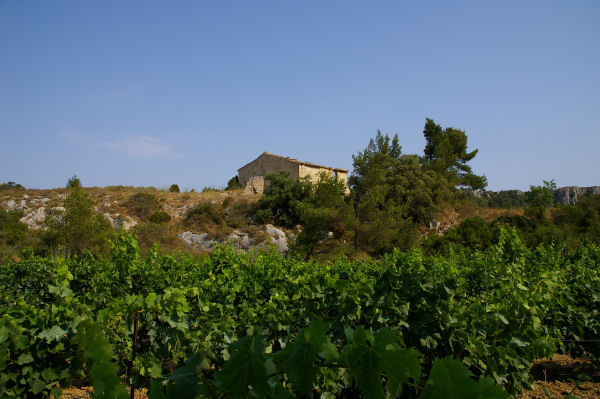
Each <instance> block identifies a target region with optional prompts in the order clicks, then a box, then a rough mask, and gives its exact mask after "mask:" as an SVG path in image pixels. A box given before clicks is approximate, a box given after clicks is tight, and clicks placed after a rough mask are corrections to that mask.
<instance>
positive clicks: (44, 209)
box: [0, 186, 294, 252]
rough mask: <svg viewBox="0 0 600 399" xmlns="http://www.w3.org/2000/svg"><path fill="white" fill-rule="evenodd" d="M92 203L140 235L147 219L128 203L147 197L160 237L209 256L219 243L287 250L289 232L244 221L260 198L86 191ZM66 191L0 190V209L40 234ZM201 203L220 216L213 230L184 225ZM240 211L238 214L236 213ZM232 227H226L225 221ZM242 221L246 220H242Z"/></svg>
mask: <svg viewBox="0 0 600 399" xmlns="http://www.w3.org/2000/svg"><path fill="white" fill-rule="evenodd" d="M84 190H85V191H86V192H87V193H88V195H89V196H90V197H91V198H92V199H93V201H94V207H95V209H96V211H98V212H100V213H102V214H103V215H104V217H105V218H106V219H107V220H108V221H109V222H110V223H111V225H112V226H113V228H114V229H120V228H123V229H125V230H132V231H134V232H136V233H138V232H144V231H146V230H147V229H144V226H146V225H150V224H151V223H150V222H149V221H148V218H147V217H144V215H140V213H139V212H136V208H135V207H133V208H132V206H131V198H137V197H135V196H136V195H139V194H140V193H141V194H145V195H146V198H151V199H154V201H156V203H157V205H156V209H157V210H159V211H160V212H164V213H166V214H167V215H168V218H167V219H170V220H168V221H166V222H165V223H164V224H163V225H161V228H162V230H160V232H161V234H169V235H172V236H173V238H175V237H176V239H177V240H179V242H180V243H181V244H183V245H185V246H187V247H189V248H192V249H196V250H200V251H211V250H212V249H213V248H214V246H215V245H216V244H218V243H221V242H229V243H231V244H232V245H233V246H234V247H236V248H239V249H242V250H249V249H251V248H260V247H263V246H265V245H267V244H268V243H270V244H272V245H273V246H274V247H275V248H277V250H278V251H280V252H285V251H287V250H288V240H289V238H290V236H291V237H292V238H293V237H294V235H293V233H291V234H289V233H288V234H286V232H284V231H283V230H281V229H278V228H276V227H274V226H271V225H257V224H254V222H253V221H252V220H250V219H246V216H245V214H244V209H249V208H251V207H252V206H253V205H255V204H256V203H257V201H258V198H259V196H257V195H253V194H248V193H243V192H242V191H241V190H236V191H223V192H207V193H196V192H185V193H171V192H167V191H162V190H157V189H154V188H134V187H121V186H117V187H106V188H95V187H94V188H85V189H84ZM67 194H68V189H51V190H33V189H14V190H4V191H0V206H1V207H2V208H4V209H5V210H7V211H20V212H21V213H22V216H21V219H20V220H21V222H23V223H25V224H26V225H27V226H28V228H29V229H32V230H42V229H45V228H46V226H45V220H46V217H47V216H49V215H52V214H55V213H57V212H61V211H64V207H63V201H64V199H65V198H66V197H67ZM201 204H204V205H205V206H208V207H209V208H211V209H212V208H214V209H216V210H217V211H218V212H222V213H223V215H224V218H223V220H224V222H223V223H221V224H217V225H215V224H214V223H207V224H206V226H204V225H203V224H202V223H191V222H190V223H187V222H186V219H185V215H186V213H187V212H188V210H190V209H193V208H195V207H198V205H201ZM240 209H241V210H240ZM230 219H231V220H234V222H231V223H229V222H228V221H229V220H230ZM244 219H246V220H244ZM233 226H235V227H233Z"/></svg>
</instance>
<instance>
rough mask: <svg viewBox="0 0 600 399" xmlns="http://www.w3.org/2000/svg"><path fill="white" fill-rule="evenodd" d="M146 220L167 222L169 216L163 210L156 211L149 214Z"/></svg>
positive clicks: (158, 222)
mask: <svg viewBox="0 0 600 399" xmlns="http://www.w3.org/2000/svg"><path fill="white" fill-rule="evenodd" d="M148 221H149V222H150V223H157V224H160V223H168V222H169V221H171V216H169V214H168V213H167V212H165V211H157V212H154V213H153V214H152V215H150V217H149V218H148Z"/></svg>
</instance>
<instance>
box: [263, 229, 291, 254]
mask: <svg viewBox="0 0 600 399" xmlns="http://www.w3.org/2000/svg"><path fill="white" fill-rule="evenodd" d="M265 231H266V232H267V234H268V235H269V238H270V239H271V243H272V244H274V245H275V246H276V247H277V251H279V252H287V251H288V242H287V239H286V238H285V233H284V232H283V230H280V229H278V228H277V227H275V226H273V225H272V224H267V225H265Z"/></svg>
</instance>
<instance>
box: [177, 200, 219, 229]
mask: <svg viewBox="0 0 600 399" xmlns="http://www.w3.org/2000/svg"><path fill="white" fill-rule="evenodd" d="M183 223H184V224H185V225H188V226H191V225H193V226H196V227H203V226H205V225H207V224H214V225H222V224H224V223H225V216H224V215H223V210H222V209H221V208H220V207H217V206H215V205H214V204H211V203H210V202H202V203H200V204H198V205H196V206H195V207H193V208H190V209H188V210H187V212H186V213H185V217H184V218H183Z"/></svg>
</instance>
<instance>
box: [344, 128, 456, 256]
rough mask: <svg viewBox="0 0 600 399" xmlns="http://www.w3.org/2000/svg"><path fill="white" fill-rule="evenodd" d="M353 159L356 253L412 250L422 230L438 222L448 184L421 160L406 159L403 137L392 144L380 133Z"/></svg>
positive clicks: (394, 138) (352, 183)
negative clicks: (420, 225) (421, 226)
mask: <svg viewBox="0 0 600 399" xmlns="http://www.w3.org/2000/svg"><path fill="white" fill-rule="evenodd" d="M352 159H353V161H354V170H353V172H352V175H351V176H350V185H351V187H352V196H353V201H354V209H355V217H356V219H357V223H356V227H355V247H357V248H358V247H361V248H363V249H365V250H366V251H367V252H370V253H373V254H381V253H384V252H388V251H390V250H391V249H392V248H394V247H398V248H401V249H408V248H409V247H410V246H412V245H413V244H414V242H415V240H416V226H417V224H418V223H426V222H428V221H430V220H431V219H432V218H433V217H434V216H435V213H436V210H437V206H438V205H439V203H440V202H441V199H442V198H443V197H444V192H445V190H446V187H447V185H446V184H445V181H444V180H443V178H442V179H440V178H439V177H438V176H437V175H436V174H435V173H434V172H433V171H431V170H427V169H425V168H423V167H422V166H421V163H420V162H419V157H418V156H416V155H402V148H401V147H400V145H399V144H398V135H395V136H394V137H393V138H390V137H389V136H388V135H387V134H386V135H383V134H382V133H381V132H380V131H378V132H377V136H376V137H375V138H374V139H371V140H370V141H369V145H368V146H367V148H365V150H364V151H360V152H359V153H358V154H357V155H355V156H353V157H352Z"/></svg>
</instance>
